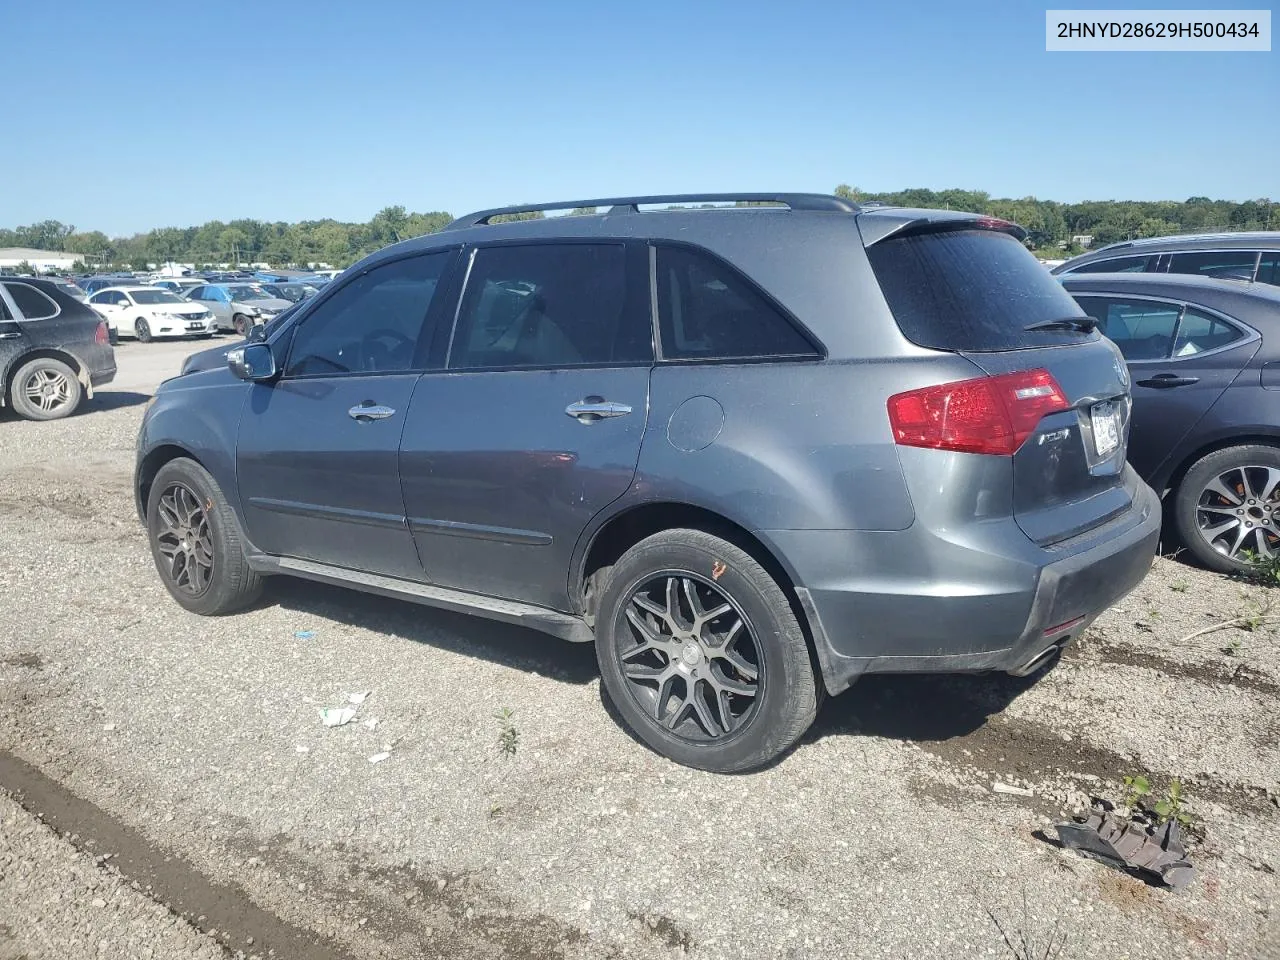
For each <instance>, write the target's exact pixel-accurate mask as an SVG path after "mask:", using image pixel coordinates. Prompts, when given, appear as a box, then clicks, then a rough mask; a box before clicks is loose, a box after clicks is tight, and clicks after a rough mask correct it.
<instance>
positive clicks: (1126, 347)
mask: <svg viewBox="0 0 1280 960" xmlns="http://www.w3.org/2000/svg"><path fill="white" fill-rule="evenodd" d="M1079 300H1080V306H1081V307H1082V308H1083V309H1084V311H1085V312H1086V313H1087V314H1088V315H1089V316H1091V317H1093V318H1094V319H1095V320H1097V321H1098V329H1099V330H1101V331H1102V333H1103V334H1104V335H1105V336H1106V337H1107V339H1109V340H1111V341H1112V342H1113V343H1115V345H1116V346H1117V347H1119V348H1120V352H1121V353H1122V354H1124V358H1125V359H1126V360H1164V359H1166V358H1168V356H1169V355H1170V353H1171V352H1172V349H1173V338H1174V334H1175V333H1176V332H1177V329H1178V317H1179V316H1180V315H1181V313H1182V306H1181V305H1180V304H1177V303H1166V302H1164V301H1160V300H1123V299H1118V298H1113V297H1080V298H1079Z"/></svg>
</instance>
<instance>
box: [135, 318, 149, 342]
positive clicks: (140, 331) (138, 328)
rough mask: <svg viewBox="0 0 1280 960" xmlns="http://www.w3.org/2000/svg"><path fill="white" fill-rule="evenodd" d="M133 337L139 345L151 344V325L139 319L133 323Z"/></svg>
mask: <svg viewBox="0 0 1280 960" xmlns="http://www.w3.org/2000/svg"><path fill="white" fill-rule="evenodd" d="M133 335H134V336H135V337H137V338H138V342H139V343H150V342H151V324H149V323H147V321H146V320H145V319H143V318H142V317H139V318H138V319H137V320H135V321H133Z"/></svg>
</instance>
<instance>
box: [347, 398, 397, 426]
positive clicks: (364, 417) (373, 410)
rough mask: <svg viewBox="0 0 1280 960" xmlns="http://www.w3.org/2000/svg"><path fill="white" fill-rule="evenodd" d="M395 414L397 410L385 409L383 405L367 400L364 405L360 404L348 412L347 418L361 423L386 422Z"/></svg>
mask: <svg viewBox="0 0 1280 960" xmlns="http://www.w3.org/2000/svg"><path fill="white" fill-rule="evenodd" d="M394 413H395V410H394V409H392V408H391V407H384V406H382V405H381V404H378V403H374V402H373V401H372V400H366V401H365V402H364V403H358V404H356V405H355V406H354V407H352V408H351V409H350V410H348V411H347V416H349V417H350V418H351V419H352V420H356V421H359V422H360V423H371V422H372V421H374V420H385V419H387V417H389V416H391V415H392V414H394Z"/></svg>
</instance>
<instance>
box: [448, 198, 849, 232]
mask: <svg viewBox="0 0 1280 960" xmlns="http://www.w3.org/2000/svg"><path fill="white" fill-rule="evenodd" d="M663 203H666V204H688V203H776V204H781V205H782V206H785V207H789V208H791V209H792V210H822V211H826V212H828V213H857V212H858V205H857V204H856V203H854V202H853V201H851V200H845V199H844V198H842V197H836V196H832V195H830V194H825V193H670V194H659V195H656V196H651V197H604V198H601V199H597V200H562V201H558V202H556V203H522V204H519V205H518V206H514V207H495V208H494V209H492V210H478V211H477V212H475V213H468V214H467V215H466V216H462V217H458V219H456V220H454V221H453V222H452V223H450V224H449V225H448V226H447V227H445V229H446V230H460V229H462V228H464V227H478V226H482V225H483V224H487V223H488V222H489V221H490V220H492V219H493V218H494V217H499V216H506V215H509V214H514V213H531V212H533V211H538V210H576V209H577V208H579V207H608V208H609V210H608V212H609V213H638V212H639V208H640V205H641V204H663Z"/></svg>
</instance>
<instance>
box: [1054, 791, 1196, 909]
mask: <svg viewBox="0 0 1280 960" xmlns="http://www.w3.org/2000/svg"><path fill="white" fill-rule="evenodd" d="M1056 829H1057V831H1058V840H1059V841H1061V843H1062V845H1063V846H1064V847H1068V848H1070V849H1072V850H1077V851H1079V852H1080V853H1083V854H1085V855H1086V856H1090V857H1093V858H1095V859H1097V860H1100V861H1102V862H1103V863H1105V864H1107V865H1108V866H1112V867H1115V868H1116V869H1118V870H1128V871H1137V872H1138V873H1139V874H1142V875H1143V877H1144V879H1145V878H1147V877H1151V878H1154V879H1156V880H1159V881H1160V882H1161V883H1164V884H1165V885H1166V886H1169V887H1172V888H1173V889H1175V890H1179V889H1181V888H1182V887H1185V886H1186V885H1187V884H1188V883H1190V882H1191V881H1192V880H1193V879H1194V878H1195V875H1196V871H1195V867H1193V866H1192V865H1191V863H1190V861H1188V860H1187V851H1186V847H1185V846H1184V845H1183V843H1182V832H1181V829H1180V828H1179V826H1178V821H1177V820H1169V821H1167V822H1166V823H1165V824H1164V825H1163V826H1160V827H1154V826H1147V825H1145V824H1143V823H1139V822H1137V821H1134V820H1122V819H1120V818H1119V817H1117V816H1116V815H1115V814H1113V813H1108V812H1105V811H1100V810H1097V809H1094V810H1093V811H1092V812H1091V813H1090V814H1089V817H1088V819H1086V820H1085V821H1084V822H1083V823H1059V824H1057V826H1056Z"/></svg>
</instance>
